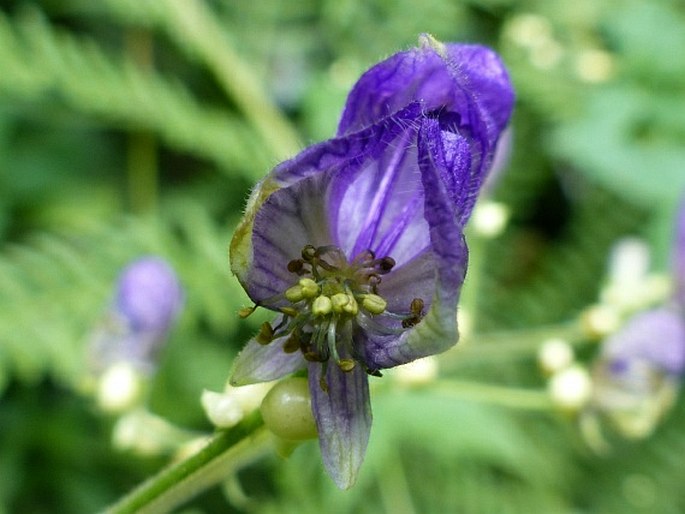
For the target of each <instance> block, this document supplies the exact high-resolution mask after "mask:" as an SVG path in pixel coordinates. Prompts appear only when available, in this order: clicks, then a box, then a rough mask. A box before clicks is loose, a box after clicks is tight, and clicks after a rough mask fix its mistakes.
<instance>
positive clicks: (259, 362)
mask: <svg viewBox="0 0 685 514" xmlns="http://www.w3.org/2000/svg"><path fill="white" fill-rule="evenodd" d="M286 339H287V336H284V337H281V338H278V339H275V340H273V341H271V342H270V343H269V344H267V345H263V344H259V343H258V342H257V341H256V340H255V339H254V338H253V339H251V340H250V341H249V342H248V343H247V344H246V345H245V348H243V350H242V351H241V352H240V353H239V354H238V356H237V357H236V358H235V361H233V370H232V372H231V380H230V382H231V385H234V386H242V385H248V384H256V383H258V382H269V381H271V380H277V379H279V378H281V377H284V376H285V375H289V374H290V373H294V372H295V371H298V370H301V369H303V368H304V367H305V364H306V363H305V360H304V357H302V353H301V352H294V353H286V352H284V351H283V344H284V343H285V341H286Z"/></svg>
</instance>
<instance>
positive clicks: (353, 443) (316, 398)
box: [309, 363, 371, 489]
mask: <svg viewBox="0 0 685 514" xmlns="http://www.w3.org/2000/svg"><path fill="white" fill-rule="evenodd" d="M322 377H325V387H326V388H327V390H324V389H323V388H322V383H321V379H322ZM309 389H310V391H311V393H312V412H313V413H314V417H315V418H316V426H317V428H318V431H319V445H320V446H321V455H322V458H323V462H324V466H325V467H326V471H328V474H329V475H330V476H331V478H332V479H333V481H334V482H335V483H336V485H337V486H338V487H339V488H340V489H349V488H350V487H352V486H353V485H354V483H355V482H356V481H357V475H358V473H359V467H360V466H361V464H362V462H363V460H364V455H365V453H366V446H367V444H368V441H369V433H370V431H371V403H370V400H369V384H368V378H367V375H366V372H365V371H364V370H363V369H361V366H356V367H355V368H354V369H353V370H352V371H350V372H343V371H341V370H340V368H338V366H336V365H335V364H334V363H330V364H329V365H328V366H327V371H326V373H325V374H324V373H323V366H322V365H321V364H320V363H312V364H310V365H309Z"/></svg>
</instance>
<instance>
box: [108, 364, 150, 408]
mask: <svg viewBox="0 0 685 514" xmlns="http://www.w3.org/2000/svg"><path fill="white" fill-rule="evenodd" d="M142 391H143V377H141V375H140V373H139V372H138V371H137V370H136V369H135V367H134V366H133V365H132V364H131V363H129V362H119V363H116V364H114V365H112V366H110V367H109V368H107V369H106V370H105V372H104V373H103V374H102V376H101V377H100V379H99V381H98V389H97V403H98V406H99V407H100V408H101V409H102V410H104V411H107V412H122V411H125V410H128V409H130V408H132V407H133V406H135V405H136V404H137V403H138V402H139V400H140V398H141V395H142Z"/></svg>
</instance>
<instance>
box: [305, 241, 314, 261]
mask: <svg viewBox="0 0 685 514" xmlns="http://www.w3.org/2000/svg"><path fill="white" fill-rule="evenodd" d="M314 257H316V248H314V246H312V245H305V247H304V248H302V259H303V260H304V261H305V262H311V261H312V259H313V258H314Z"/></svg>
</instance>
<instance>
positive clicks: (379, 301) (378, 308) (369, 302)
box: [362, 294, 388, 314]
mask: <svg viewBox="0 0 685 514" xmlns="http://www.w3.org/2000/svg"><path fill="white" fill-rule="evenodd" d="M387 306H388V302H386V301H385V300H384V299H383V298H382V297H380V296H378V295H377V294H366V295H364V298H363V299H362V308H363V309H364V310H365V311H367V312H370V313H371V314H381V313H383V312H385V309H386V307H387Z"/></svg>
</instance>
